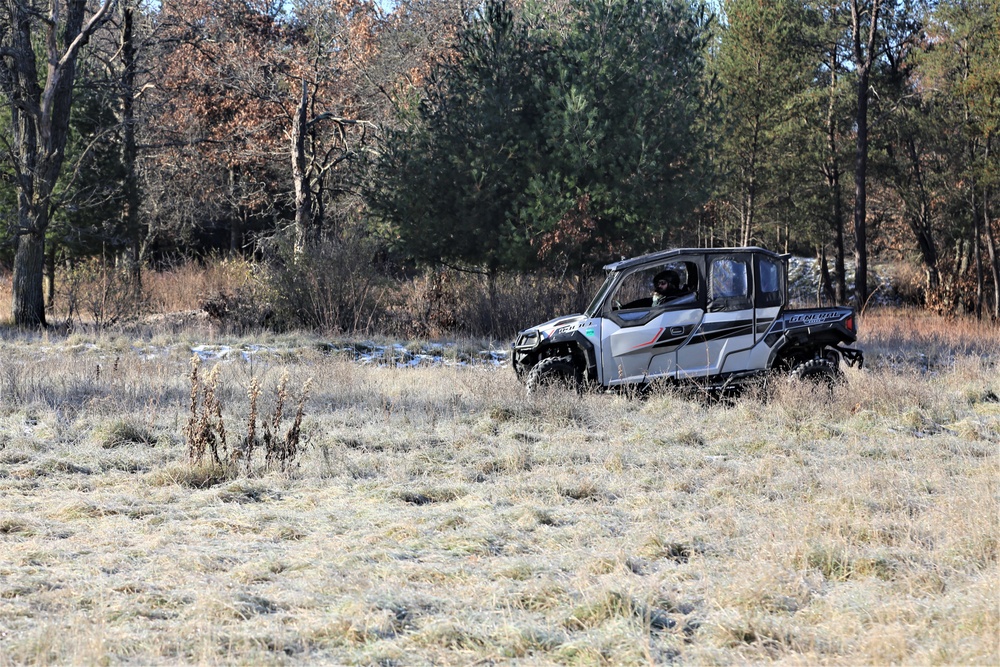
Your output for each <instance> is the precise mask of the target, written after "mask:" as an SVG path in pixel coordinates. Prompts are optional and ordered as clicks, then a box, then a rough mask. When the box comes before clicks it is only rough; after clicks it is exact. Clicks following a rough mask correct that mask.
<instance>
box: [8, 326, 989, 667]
mask: <svg viewBox="0 0 1000 667" xmlns="http://www.w3.org/2000/svg"><path fill="white" fill-rule="evenodd" d="M862 334H863V339H862V345H863V347H865V348H866V351H867V353H868V357H869V361H870V368H868V369H866V370H864V371H858V370H851V371H849V372H848V377H847V379H848V382H847V384H846V386H844V387H840V388H838V389H836V390H835V392H834V394H833V395H832V396H829V395H827V394H826V393H824V392H820V393H816V392H813V391H810V390H809V389H808V388H805V387H800V386H786V385H781V386H779V387H778V388H777V389H776V390H775V392H774V394H773V395H771V396H769V397H766V398H767V400H766V401H764V400H762V397H755V396H748V397H745V398H743V399H741V400H739V401H737V402H735V403H732V404H718V403H708V402H704V401H701V400H698V399H697V398H691V397H685V396H681V395H676V394H671V393H664V394H660V395H654V396H652V397H650V398H647V399H644V400H639V399H635V398H630V397H628V396H622V395H588V396H584V397H582V398H578V397H576V396H575V395H569V394H554V395H550V396H547V397H546V399H545V400H544V401H539V400H531V401H529V400H526V399H525V398H523V396H522V391H521V387H520V386H519V385H518V384H517V383H516V381H515V380H514V378H513V373H512V372H511V371H510V370H509V369H507V368H501V369H493V368H490V367H457V366H438V367H431V368H416V369H390V368H376V367H369V366H361V365H358V364H355V363H353V362H351V361H347V360H345V359H342V358H338V357H336V356H335V355H334V356H331V355H325V354H322V353H320V352H318V351H315V350H314V347H315V346H313V345H311V344H310V343H311V341H308V340H306V339H304V338H303V339H298V340H296V339H278V340H269V341H264V342H266V343H268V344H269V345H271V351H269V352H268V351H265V352H260V353H257V354H256V355H253V356H252V357H251V359H252V361H250V362H248V361H245V360H243V359H242V358H241V356H240V355H238V354H236V355H231V356H230V360H228V361H223V362H219V364H220V370H219V371H218V373H219V374H220V375H219V390H218V395H219V398H220V401H221V403H222V406H223V411H224V414H225V418H226V427H227V434H228V438H229V439H230V441H231V442H235V441H236V439H237V438H238V437H239V436H240V435H241V434H242V433H245V431H246V426H245V424H246V421H247V411H248V409H249V408H248V399H247V390H248V387H249V386H250V381H251V379H252V378H257V379H258V380H259V381H260V382H261V383H262V386H263V390H264V393H263V394H262V396H261V412H262V413H264V414H269V413H270V411H271V410H273V405H274V401H275V387H276V385H277V383H278V382H279V378H280V377H281V376H282V375H283V374H285V373H287V374H288V376H289V378H290V384H289V386H290V387H291V388H292V391H291V394H292V397H293V398H294V396H295V395H296V392H297V391H298V388H300V387H301V386H302V385H304V383H305V381H306V380H307V379H308V378H312V379H313V384H312V388H311V392H310V396H309V398H308V401H307V402H306V406H305V409H306V415H305V420H304V422H303V442H304V443H305V445H306V446H305V449H304V451H303V452H302V453H301V455H300V456H299V459H298V462H299V465H298V466H297V467H296V468H295V469H293V470H292V471H291V472H287V473H282V472H273V471H272V472H268V471H266V470H264V467H263V461H258V463H257V465H256V470H257V472H255V474H253V475H250V476H246V475H230V476H228V477H226V476H223V475H219V474H218V471H213V470H210V469H206V468H205V467H198V466H193V465H191V464H190V463H189V462H188V460H187V448H186V445H185V442H184V440H183V435H182V434H183V431H184V426H185V423H186V421H187V419H188V411H189V396H190V384H189V380H188V376H189V372H190V356H191V353H190V348H191V345H192V344H193V343H199V342H205V341H203V340H200V339H198V338H197V337H196V336H192V337H191V339H190V340H186V341H185V340H183V339H175V338H166V337H161V338H149V337H145V338H144V339H143V340H139V339H138V338H128V339H125V338H122V339H113V338H100V339H87V338H82V337H74V338H70V339H68V340H67V339H58V340H57V339H45V338H27V337H20V338H18V337H10V336H8V337H6V338H7V339H6V341H5V342H3V343H2V344H0V665H8V664H23V663H29V664H70V663H71V664H118V663H123V662H134V663H141V664H176V663H208V664H215V663H219V664H284V663H300V664H302V663H307V664H322V663H334V664H381V665H394V664H398V665H429V664H439V665H468V664H491V663H502V664H521V665H537V664H569V665H577V664H580V665H589V664H595V665H601V664H607V665H627V664H663V663H671V662H676V663H682V664H731V663H737V662H739V663H742V662H782V663H792V664H821V663H832V664H859V663H877V664H887V663H906V664H953V663H963V664H970V663H971V664H997V662H998V661H1000V647H998V642H1000V640H998V637H1000V609H998V600H1000V577H998V532H1000V531H998V488H997V487H998V480H1000V474H998V473H1000V470H998V468H1000V451H998V441H1000V402H998V401H1000V399H998V394H1000V379H998V364H1000V332H998V331H997V330H996V329H990V328H986V327H981V326H978V325H974V324H969V323H955V322H950V323H949V322H944V321H941V320H936V319H933V318H925V317H921V316H918V315H908V314H901V315H899V314H893V315H887V314H882V315H879V314H875V315H872V316H869V317H867V318H866V319H865V321H863V322H862ZM254 342H260V341H254ZM237 343H238V341H237ZM212 366H213V362H206V363H205V364H204V365H203V369H205V370H207V369H209V368H211V367H212ZM287 412H288V408H286V419H285V423H286V424H287V423H288V418H289V415H287ZM283 428H284V427H283Z"/></svg>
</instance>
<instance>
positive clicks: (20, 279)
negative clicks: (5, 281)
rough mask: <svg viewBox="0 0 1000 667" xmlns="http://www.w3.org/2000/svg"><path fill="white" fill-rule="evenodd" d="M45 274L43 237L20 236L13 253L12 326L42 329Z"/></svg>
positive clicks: (40, 234) (31, 234)
mask: <svg viewBox="0 0 1000 667" xmlns="http://www.w3.org/2000/svg"><path fill="white" fill-rule="evenodd" d="M44 270H45V235H44V234H43V233H40V232H28V233H26V234H22V235H21V237H20V238H18V240H17V251H16V252H15V253H14V280H13V288H14V292H13V295H12V296H13V300H12V309H11V310H12V314H13V317H14V323H15V324H17V325H19V326H25V327H40V326H45V296H44V294H43V290H42V276H43V275H44Z"/></svg>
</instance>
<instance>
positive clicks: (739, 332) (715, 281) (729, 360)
mask: <svg viewBox="0 0 1000 667" xmlns="http://www.w3.org/2000/svg"><path fill="white" fill-rule="evenodd" d="M752 258H753V255H751V254H750V253H732V254H718V255H716V254H712V255H709V256H708V257H707V259H706V270H707V277H708V280H707V283H708V285H707V301H706V312H705V317H704V318H703V319H702V321H701V325H700V326H699V328H698V330H697V331H695V332H694V335H693V336H691V338H690V339H689V340H688V341H687V342H686V343H685V344H684V345H683V346H682V347H681V348H680V349H679V350H678V352H677V373H678V377H690V378H698V377H712V376H716V375H721V374H724V373H729V372H733V371H737V370H743V369H744V368H743V367H745V365H746V363H747V358H748V357H749V354H750V349H751V348H752V347H753V345H754V342H755V332H754V308H753V291H752V290H753V285H752V277H753V276H752V266H753V265H752Z"/></svg>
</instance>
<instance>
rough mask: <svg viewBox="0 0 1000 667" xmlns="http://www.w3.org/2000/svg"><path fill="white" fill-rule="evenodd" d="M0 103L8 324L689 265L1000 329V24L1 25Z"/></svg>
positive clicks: (558, 4) (753, 7)
mask: <svg viewBox="0 0 1000 667" xmlns="http://www.w3.org/2000/svg"><path fill="white" fill-rule="evenodd" d="M0 90H2V96H3V101H4V105H3V107H2V108H0V150H2V154H0V217H2V219H3V220H4V221H5V223H6V224H5V225H3V227H2V230H0V233H2V234H3V238H2V239H0V240H2V245H0V263H2V264H3V265H6V266H7V267H8V268H9V269H10V271H11V275H12V281H13V303H12V311H13V312H12V314H11V318H12V320H13V322H14V323H16V324H19V325H27V326H35V325H39V324H44V323H45V322H46V310H47V308H48V309H51V307H52V304H53V302H54V300H55V299H56V298H57V296H58V294H60V285H63V286H67V285H68V286H72V285H73V284H74V282H73V281H74V280H77V279H78V276H79V275H80V270H81V268H80V267H89V268H88V270H98V271H101V272H103V273H102V275H104V276H107V275H110V274H113V275H114V276H115V281H116V282H115V283H114V285H115V288H114V289H115V290H116V291H117V292H118V295H119V296H120V295H121V294H123V293H131V292H132V291H134V293H135V294H141V290H142V283H143V280H144V276H148V274H149V272H155V271H158V270H160V269H162V268H163V267H165V266H170V265H174V264H176V263H177V262H178V261H180V260H184V259H188V260H190V259H197V258H204V257H206V256H209V255H213V254H215V255H219V254H221V255H226V256H232V257H241V258H243V259H244V260H246V261H249V262H251V263H252V264H253V265H254V266H257V267H259V268H260V272H261V274H262V275H265V274H266V275H267V276H268V281H269V289H270V292H269V294H270V295H271V296H272V297H273V298H281V299H284V300H285V301H286V305H287V306H288V307H286V308H285V309H284V311H283V312H285V313H286V315H285V318H286V321H288V320H289V318H290V319H292V320H294V319H296V318H297V319H298V321H297V322H293V324H297V325H307V326H323V327H326V328H333V329H341V330H348V329H358V328H361V327H363V326H365V325H366V324H367V325H370V324H371V322H372V321H373V319H372V317H373V316H372V315H371V313H370V312H368V311H371V310H372V309H374V308H377V307H379V304H382V306H383V307H384V306H385V304H384V303H383V296H379V295H380V294H383V295H384V294H385V293H386V290H387V289H388V291H389V292H391V291H393V290H395V291H397V292H398V291H400V288H399V286H400V285H401V284H402V282H401V281H404V280H406V279H410V278H413V277H415V276H416V277H420V279H421V280H423V283H422V285H423V288H422V289H423V294H424V296H425V297H427V303H428V306H427V308H428V312H427V316H428V317H430V316H431V312H430V310H431V309H432V308H436V307H439V306H440V305H441V299H440V298H435V295H439V294H440V292H441V291H442V290H445V289H447V282H448V280H449V278H448V276H449V275H455V274H456V272H471V273H473V274H476V275H479V276H481V277H482V281H483V283H484V285H486V286H487V289H486V293H487V294H488V295H489V296H488V300H489V301H490V302H491V303H488V304H487V306H491V307H495V306H496V304H495V303H492V302H493V301H495V300H496V299H497V290H498V289H500V288H501V287H502V286H504V285H507V286H511V285H513V286H514V287H513V288H512V289H514V290H515V291H520V292H522V293H523V291H525V290H530V289H536V291H537V292H538V293H539V294H540V293H541V292H542V290H541V289H540V288H538V285H540V284H542V282H544V281H545V280H546V279H547V280H549V284H551V282H552V281H557V282H558V281H561V282H562V283H563V284H565V285H566V286H567V290H568V291H569V292H574V291H575V292H577V297H576V300H577V301H579V300H580V299H582V298H584V295H585V292H586V291H587V289H589V285H590V282H591V281H592V277H593V275H594V272H595V268H596V267H599V266H600V265H601V264H603V263H606V262H608V261H611V260H614V259H618V258H620V257H621V256H623V255H631V254H635V253H642V252H648V251H652V250H658V249H661V248H665V247H670V246H682V245H698V246H707V245H712V246H720V245H761V246H765V247H768V248H771V249H774V250H780V251H792V252H796V253H800V254H806V255H811V256H815V257H817V258H818V259H819V260H820V262H819V265H820V267H821V271H820V276H821V280H820V283H819V290H820V292H821V296H822V297H823V298H824V299H826V300H828V301H829V302H838V303H854V304H856V305H864V304H865V303H866V302H867V301H868V300H869V298H870V297H871V296H872V293H873V292H874V291H875V285H874V284H873V281H872V280H870V279H869V271H870V268H871V262H872V261H875V260H892V261H896V262H907V263H910V264H912V265H913V266H915V267H918V268H919V270H920V274H921V276H922V277H921V279H920V281H919V285H917V286H915V287H916V289H915V290H914V291H913V298H914V299H916V300H917V301H919V302H920V303H921V304H923V305H925V306H927V307H929V308H933V309H936V310H938V311H940V312H945V313H956V314H957V313H974V314H976V315H978V316H980V317H989V318H993V319H997V318H998V317H1000V289H998V286H1000V257H998V256H997V251H998V235H1000V213H998V209H1000V203H998V201H997V198H998V197H997V193H998V191H1000V158H998V149H1000V146H997V145H996V144H997V132H998V125H1000V0H938V1H933V0H903V1H896V0H722V2H721V3H712V4H708V5H703V4H696V3H693V2H690V1H688V0H485V1H482V2H474V1H471V0H469V1H466V0H461V1H459V0H398V1H396V2H386V1H385V0H383V1H381V2H378V1H371V0H158V1H155V2H151V1H143V0H6V1H5V2H4V3H3V4H2V6H0ZM855 268H856V271H855ZM596 270H597V271H599V269H596ZM539 281H542V282H539ZM532 286H534V287H532ZM380 290H381V291H380ZM223 296H224V297H225V298H224V299H223V300H224V301H225V300H226V299H228V300H229V301H227V302H226V303H223V304H219V303H216V304H215V306H216V307H217V308H223V307H225V308H232V307H234V306H233V303H232V301H233V300H234V299H235V300H238V299H237V296H238V295H223ZM260 298H262V297H260V293H258V294H257V295H256V296H254V297H252V298H250V299H249V301H250V302H256V301H259V300H260ZM245 300H246V299H245ZM318 312H319V313H324V314H323V315H322V316H317V315H316V313H318ZM366 312H367V313H368V314H366ZM435 317H437V318H438V319H439V320H440V321H441V322H442V323H444V324H447V322H448V319H449V317H450V318H452V319H454V317H456V315H455V314H454V313H452V314H451V315H441V314H440V313H439V314H437V315H435ZM494 324H496V323H495V322H494ZM523 324H527V322H525V323H523Z"/></svg>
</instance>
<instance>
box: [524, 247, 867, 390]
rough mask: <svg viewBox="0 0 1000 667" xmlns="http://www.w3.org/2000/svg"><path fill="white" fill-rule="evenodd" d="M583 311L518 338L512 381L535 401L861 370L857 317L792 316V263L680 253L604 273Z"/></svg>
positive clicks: (715, 251)
mask: <svg viewBox="0 0 1000 667" xmlns="http://www.w3.org/2000/svg"><path fill="white" fill-rule="evenodd" d="M604 268H605V270H606V271H607V272H608V276H607V279H606V280H605V281H604V285H603V286H602V287H601V289H600V291H599V292H598V293H597V296H595V297H594V299H593V301H591V303H590V305H589V306H588V307H587V310H586V311H585V312H584V313H583V314H580V315H568V316H566V317H559V318H556V319H554V320H550V321H549V322H545V323H544V324H539V325H538V326H535V327H532V328H530V329H525V330H524V331H521V332H520V333H519V334H518V335H517V338H516V340H515V341H514V343H513V349H512V354H511V359H512V361H513V365H514V371H515V372H516V373H517V376H518V378H520V379H521V380H522V381H523V382H524V383H525V385H526V387H527V391H528V393H531V392H533V391H535V390H536V389H538V388H539V387H540V386H543V385H547V384H560V385H567V386H572V387H576V388H578V389H579V388H585V387H587V386H592V387H596V388H611V387H618V386H629V385H631V386H635V385H640V386H643V385H646V384H648V383H650V382H653V381H663V382H696V383H698V384H700V385H701V386H703V387H705V388H708V389H712V390H723V391H724V390H726V389H729V388H734V387H738V386H740V385H741V384H743V383H744V382H745V381H746V380H748V379H751V378H756V377H760V376H761V375H763V374H765V373H768V372H772V371H774V372H782V373H788V374H792V375H794V376H798V377H800V378H803V379H814V380H823V381H827V382H831V383H832V382H833V381H834V380H836V379H837V378H838V377H839V376H840V374H841V370H840V363H841V361H843V362H845V363H846V364H847V365H848V366H854V365H855V364H857V365H859V367H860V365H862V364H863V363H864V357H863V354H862V352H861V351H860V350H857V349H854V348H851V347H847V346H848V345H850V344H853V343H854V342H855V341H856V340H857V327H856V319H855V313H854V311H853V310H852V309H851V308H843V307H837V308H808V309H796V310H792V309H789V308H788V255H780V254H777V253H774V252H771V251H769V250H765V249H763V248H711V249H704V248H701V249H694V248H682V249H676V250H664V251H661V252H656V253H653V254H650V255H643V256H642V257H635V258H633V259H625V260H622V261H620V262H615V263H613V264H608V265H607V266H605V267H604Z"/></svg>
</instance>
